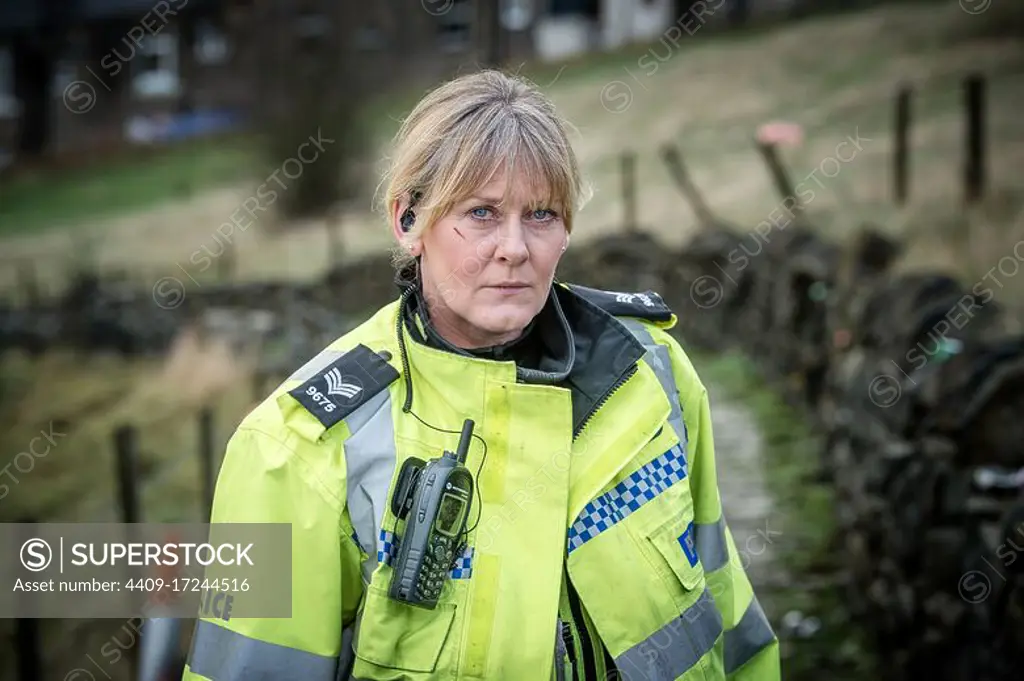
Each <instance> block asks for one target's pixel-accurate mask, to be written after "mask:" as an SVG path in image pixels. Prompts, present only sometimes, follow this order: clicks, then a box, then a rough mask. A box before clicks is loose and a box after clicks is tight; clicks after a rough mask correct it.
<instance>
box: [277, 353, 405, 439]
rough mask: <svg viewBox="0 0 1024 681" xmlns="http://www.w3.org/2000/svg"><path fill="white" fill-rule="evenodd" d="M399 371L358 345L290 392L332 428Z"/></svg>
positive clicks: (327, 426) (377, 391)
mask: <svg viewBox="0 0 1024 681" xmlns="http://www.w3.org/2000/svg"><path fill="white" fill-rule="evenodd" d="M398 376H399V374H398V371H397V370H396V369H395V368H394V367H393V366H391V365H390V364H388V363H387V362H386V361H384V359H383V358H382V357H380V355H378V354H377V353H375V352H373V351H372V350H370V348H368V347H366V346H365V345H357V346H356V347H354V348H352V349H351V350H349V351H348V352H346V353H345V354H344V355H342V356H341V357H339V358H338V359H336V360H334V361H333V362H331V363H330V364H328V365H327V366H326V367H324V368H323V369H322V370H321V371H319V372H318V373H317V374H316V375H315V376H313V377H312V378H311V379H309V380H308V381H306V382H305V383H303V384H302V385H300V386H299V387H298V388H294V389H292V390H289V391H288V394H289V395H291V396H292V397H294V398H295V399H296V400H298V401H299V404H301V405H302V406H303V407H305V408H306V410H307V411H308V412H309V413H310V414H312V415H313V416H315V417H316V418H317V420H318V421H320V423H322V424H323V426H324V428H331V427H333V426H334V425H336V424H337V423H339V422H341V421H342V420H343V419H344V418H345V417H346V416H348V415H349V414H351V413H352V412H354V411H355V410H356V409H358V408H359V407H360V406H362V405H363V404H365V403H366V402H367V401H368V400H370V398H372V397H373V396H374V395H376V394H378V393H379V392H381V391H382V390H385V389H386V388H387V387H388V386H389V385H390V384H391V383H392V382H393V381H394V380H395V379H396V378H398Z"/></svg>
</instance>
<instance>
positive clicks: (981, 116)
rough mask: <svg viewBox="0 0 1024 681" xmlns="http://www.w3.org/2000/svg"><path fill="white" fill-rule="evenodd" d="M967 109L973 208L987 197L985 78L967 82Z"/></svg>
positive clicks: (967, 173) (967, 190)
mask: <svg viewBox="0 0 1024 681" xmlns="http://www.w3.org/2000/svg"><path fill="white" fill-rule="evenodd" d="M964 107H965V108H966V117H965V121H964V124H965V130H964V132H965V137H966V139H965V142H966V145H965V149H964V152H965V153H964V202H965V203H967V204H968V205H970V204H972V203H975V202H977V201H978V200H980V199H981V198H982V196H984V194H985V179H986V178H985V161H986V159H985V76H983V75H981V74H978V73H974V74H971V75H969V76H967V77H966V78H964Z"/></svg>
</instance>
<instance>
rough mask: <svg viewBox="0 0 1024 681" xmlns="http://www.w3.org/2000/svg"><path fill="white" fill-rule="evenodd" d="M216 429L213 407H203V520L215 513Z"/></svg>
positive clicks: (200, 436) (200, 433) (208, 519)
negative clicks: (214, 426)
mask: <svg viewBox="0 0 1024 681" xmlns="http://www.w3.org/2000/svg"><path fill="white" fill-rule="evenodd" d="M213 450H214V430H213V409H211V408H210V407H203V409H202V410H201V411H200V412H199V466H200V468H199V472H200V475H201V478H202V493H203V513H204V514H205V517H204V519H203V522H210V517H211V516H212V514H213V483H214V468H213V466H214V464H213Z"/></svg>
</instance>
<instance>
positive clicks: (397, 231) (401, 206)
mask: <svg viewBox="0 0 1024 681" xmlns="http://www.w3.org/2000/svg"><path fill="white" fill-rule="evenodd" d="M405 208H406V202H405V201H395V202H394V203H393V204H392V205H391V233H392V234H393V235H394V237H395V241H397V242H398V243H399V244H404V243H406V242H407V241H408V235H407V234H406V233H405V232H403V231H402V223H401V216H402V213H404V212H405Z"/></svg>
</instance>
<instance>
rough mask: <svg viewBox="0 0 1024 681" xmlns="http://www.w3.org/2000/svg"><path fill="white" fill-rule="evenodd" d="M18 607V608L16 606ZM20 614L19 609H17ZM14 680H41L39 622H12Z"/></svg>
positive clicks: (24, 520) (31, 520)
mask: <svg viewBox="0 0 1024 681" xmlns="http://www.w3.org/2000/svg"><path fill="white" fill-rule="evenodd" d="M18 522H19V523H24V524H32V523H35V522H36V520H35V518H19V519H18ZM16 607H18V606H16ZM18 613H19V614H20V607H18ZM13 645H14V659H15V678H16V679H17V680H18V681H37V679H41V678H43V654H42V645H41V641H40V637H39V620H37V619H30V618H21V617H19V618H18V619H17V620H15V622H14V641H13Z"/></svg>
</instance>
